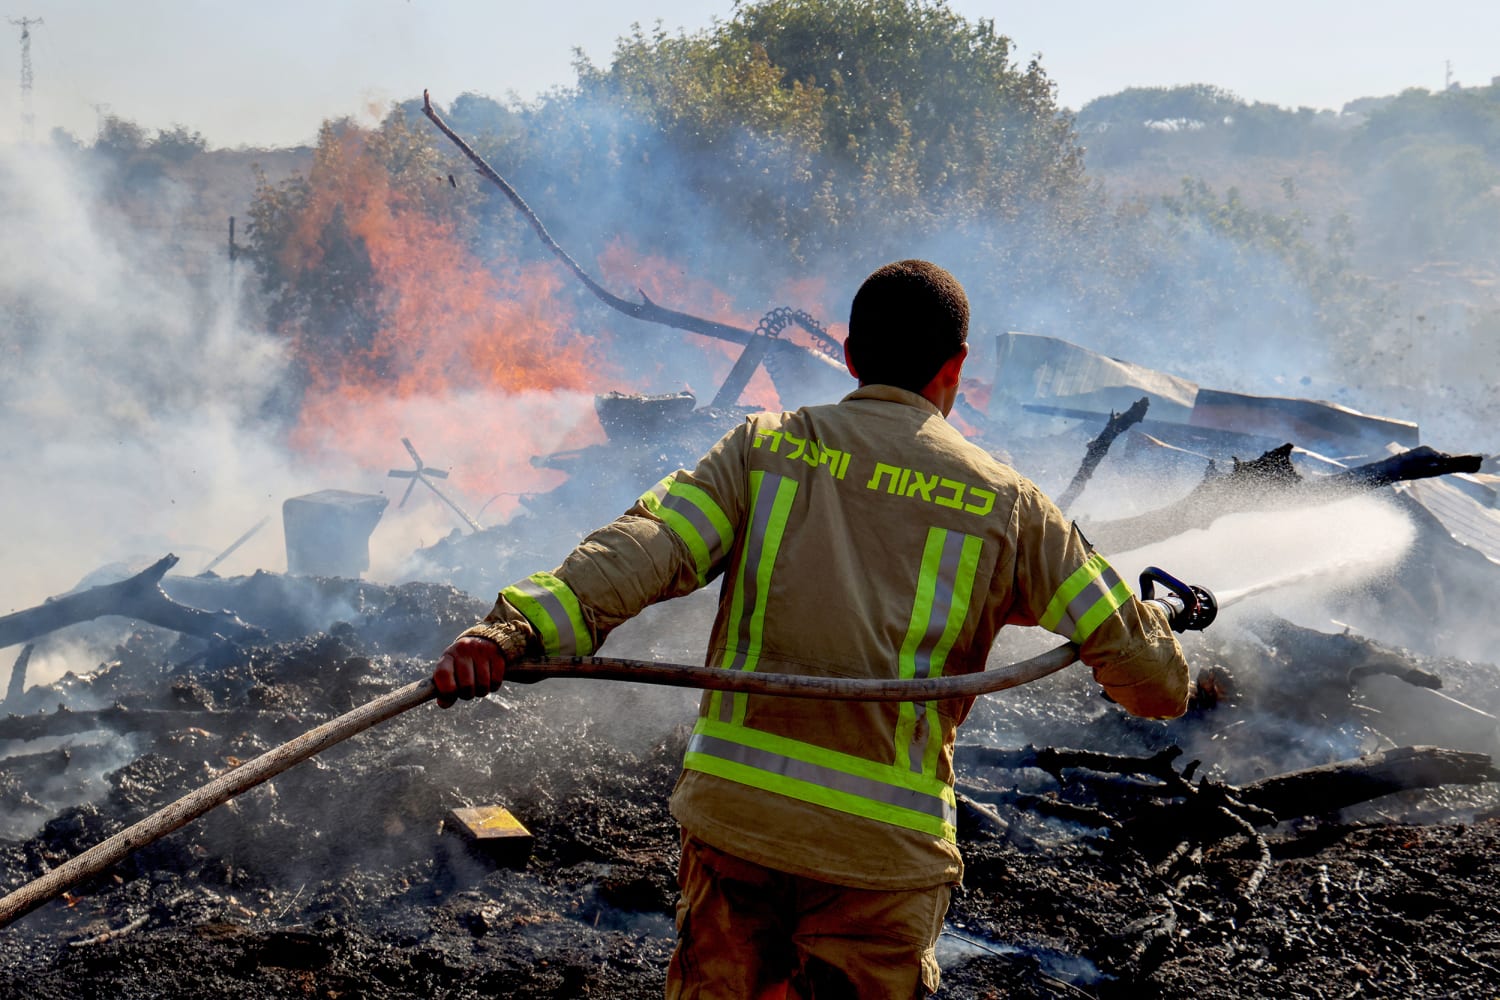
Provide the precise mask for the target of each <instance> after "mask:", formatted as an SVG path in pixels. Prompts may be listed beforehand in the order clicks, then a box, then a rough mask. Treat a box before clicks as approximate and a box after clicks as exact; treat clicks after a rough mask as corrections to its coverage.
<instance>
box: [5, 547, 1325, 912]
mask: <svg viewBox="0 0 1500 1000" xmlns="http://www.w3.org/2000/svg"><path fill="white" fill-rule="evenodd" d="M1301 578H1302V577H1301V576H1299V577H1296V578H1288V579H1282V580H1275V581H1271V582H1269V583H1266V584H1261V585H1258V586H1255V587H1248V588H1245V589H1243V590H1239V591H1236V592H1234V593H1233V594H1232V595H1226V596H1225V597H1224V598H1223V599H1220V600H1217V601H1215V599H1214V597H1213V595H1212V594H1210V593H1209V592H1208V591H1206V590H1203V589H1202V588H1201V587H1187V586H1186V585H1185V584H1182V583H1181V582H1180V581H1178V580H1176V579H1174V578H1172V577H1170V576H1168V575H1167V574H1165V573H1162V572H1161V571H1160V570H1156V569H1154V568H1153V569H1148V570H1147V571H1146V572H1145V573H1142V574H1141V592H1142V597H1143V598H1145V599H1151V598H1152V594H1153V590H1152V584H1153V583H1154V582H1160V583H1162V584H1164V585H1165V586H1166V587H1167V588H1168V590H1169V591H1171V592H1172V593H1171V596H1174V597H1177V598H1178V599H1179V600H1181V601H1183V602H1185V603H1186V604H1187V613H1188V615H1189V616H1190V617H1189V618H1188V619H1187V620H1189V621H1197V622H1201V624H1193V625H1189V626H1188V627H1192V628H1202V627H1203V626H1204V625H1207V624H1208V623H1209V622H1210V621H1212V620H1213V616H1214V614H1215V613H1216V611H1217V609H1218V608H1220V607H1223V606H1226V605H1227V604H1230V603H1234V602H1237V601H1240V600H1244V599H1245V598H1247V597H1250V596H1252V595H1254V594H1258V593H1261V592H1262V591H1264V590H1269V589H1272V588H1274V587H1278V586H1282V585H1284V584H1287V583H1291V582H1295V580H1297V579H1301ZM1204 601H1206V602H1207V606H1205V605H1204V604H1203V602H1204ZM1195 606H1196V608H1197V611H1196V613H1197V618H1196V619H1193V618H1192V617H1191V615H1192V614H1193V613H1194V609H1195ZM1181 615H1182V613H1181V612H1179V613H1178V615H1177V616H1176V618H1180V617H1181ZM1176 618H1174V620H1176ZM1077 659H1078V647H1077V646H1076V645H1074V644H1073V643H1063V644H1062V645H1060V646H1057V647H1055V648H1053V649H1050V650H1048V651H1047V652H1045V653H1041V654H1039V655H1037V656H1033V657H1031V658H1030V659H1027V660H1020V661H1017V662H1015V663H1011V664H1008V665H1007V666H1004V667H1000V668H997V669H994V670H984V671H980V672H978V673H972V674H960V675H957V676H953V677H931V678H924V679H910V680H880V679H869V678H843V677H808V676H802V675H795V674H761V673H754V672H744V671H739V670H724V669H722V668H720V667H698V666H690V665H687V664H680V663H657V662H652V661H645V660H623V659H615V658H611V657H599V656H575V657H565V656H543V657H528V658H526V659H524V660H522V661H520V662H518V663H516V664H514V665H512V666H510V667H508V668H507V669H506V671H505V679H506V680H507V681H511V682H514V683H523V684H524V683H532V682H535V681H540V680H546V679H548V678H558V677H572V678H586V679H592V680H612V681H635V682H638V683H643V684H656V685H665V686H668V687H691V688H701V689H704V690H709V691H732V692H737V693H742V694H760V695H777V696H780V697H787V698H821V699H825V700H831V701H941V700H945V699H949V698H973V697H977V696H979V695H982V694H992V693H994V692H996V691H1004V690H1006V689H1007V688H1013V687H1017V686H1019V685H1021V684H1028V683H1030V682H1031V681H1035V680H1039V679H1041V678H1043V677H1046V676H1047V675H1049V674H1053V673H1056V672H1057V671H1059V670H1061V669H1063V668H1064V667H1066V666H1068V665H1070V664H1072V663H1074V662H1075V661H1076V660H1077ZM436 696H437V688H436V686H435V685H434V684H433V681H432V678H430V677H428V678H424V679H422V680H420V681H414V682H413V683H411V684H408V685H406V686H405V687H401V688H397V689H396V690H395V691H392V692H390V693H389V694H385V695H382V696H381V697H379V698H376V699H374V700H373V701H370V702H367V703H365V704H364V705H361V706H360V707H358V708H356V709H353V710H352V711H349V712H346V713H345V714H343V715H341V716H339V717H338V718H335V719H331V720H329V721H328V722H325V723H323V724H322V725H321V726H318V727H317V728H315V729H311V730H309V731H308V732H305V733H303V734H302V735H301V736H298V737H296V738H295V739H292V740H289V741H287V742H286V743H283V744H282V745H281V746H279V747H276V748H274V749H272V750H268V751H266V752H265V753H263V754H261V755H260V756H259V757H256V758H255V759H254V760H251V761H247V762H246V763H244V764H241V765H240V766H239V767H236V768H235V769H233V770H232V771H229V772H227V773H225V774H223V775H221V776H219V777H218V778H215V779H214V780H213V781H211V782H209V783H208V784H206V785H204V786H203V787H201V788H198V789H196V790H194V791H192V792H189V793H188V794H187V795H184V796H183V797H182V798H180V799H178V800H177V801H176V802H173V803H172V804H171V805H168V806H165V807H163V808H162V809H159V810H157V811H156V812H154V813H152V814H151V815H149V816H147V817H146V818H145V819H142V820H140V821H139V822H137V823H135V824H133V825H132V826H129V827H127V828H125V829H124V830H121V831H120V832H119V833H117V834H115V835H114V836H112V837H110V838H109V839H107V840H105V841H102V842H101V843H99V844H96V845H95V846H93V847H91V848H89V849H88V850H86V851H84V852H83V853H82V854H79V855H78V856H76V857H74V858H71V859H69V860H68V861H65V862H64V863H63V864H61V865H59V866H57V867H56V868H54V869H52V870H51V871H49V872H48V873H47V874H45V875H43V876H41V877H40V878H38V879H35V880H33V881H31V882H28V883H26V884H25V885H23V886H21V887H20V888H19V889H16V890H15V891H14V892H11V893H10V894H9V895H6V896H4V897H3V898H0V927H5V926H6V925H8V924H10V923H11V922H12V921H13V920H16V919H18V918H20V917H23V916H25V915H26V914H28V913H30V912H31V911H32V910H34V909H36V908H37V907H39V906H41V905H42V904H43V903H46V902H48V901H50V900H53V899H56V898H57V897H58V896H60V895H62V894H63V893H64V892H65V891H66V890H67V889H68V888H69V887H70V886H73V885H76V884H78V883H79V882H82V881H83V880H84V879H87V878H91V877H93V876H95V875H98V874H100V873H101V872H103V871H104V870H105V869H107V868H108V867H109V866H111V865H113V864H115V863H116V862H118V861H121V860H123V859H125V858H126V857H128V856H129V855H131V854H133V853H135V852H136V851H138V850H140V849H141V848H143V847H145V846H146V845H148V844H151V843H154V842H155V841H157V840H160V839H161V838H162V837H165V836H166V835H167V834H169V833H171V832H172V831H174V830H177V829H180V828H181V827H183V826H186V825H187V824H188V823H190V822H192V821H193V820H195V819H197V818H198V817H199V816H202V815H203V814H204V813H206V812H208V811H209V810H210V809H213V808H215V807H216V806H220V805H223V804H224V803H225V802H228V801H229V800H230V799H232V798H234V797H235V796H237V795H239V794H241V793H242V792H245V791H248V790H249V789H251V788H254V787H255V786H256V785H259V784H261V783H263V782H265V781H269V780H270V779H271V778H274V777H275V776H276V775H278V774H280V773H282V772H283V771H285V770H287V769H289V768H291V767H293V766H295V765H297V764H300V763H301V762H302V761H304V760H307V759H308V758H309V757H312V756H314V755H316V754H318V753H321V752H322V751H324V750H327V749H328V748H329V747H331V746H333V745H335V744H337V743H341V742H343V741H344V740H346V739H348V738H349V737H351V736H355V735H357V734H359V733H362V732H364V731H365V730H366V729H369V728H370V727H372V726H375V725H378V724H379V723H381V722H384V721H386V720H387V719H390V718H393V717H395V716H397V715H400V714H401V713H402V712H405V711H407V710H408V709H412V708H416V707H417V706H418V705H421V704H423V703H424V702H427V701H431V700H433V699H434V698H435V697H436Z"/></svg>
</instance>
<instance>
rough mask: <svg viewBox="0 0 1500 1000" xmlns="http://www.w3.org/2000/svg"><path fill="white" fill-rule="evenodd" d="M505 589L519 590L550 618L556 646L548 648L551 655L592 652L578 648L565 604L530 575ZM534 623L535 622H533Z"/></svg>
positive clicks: (575, 632)
mask: <svg viewBox="0 0 1500 1000" xmlns="http://www.w3.org/2000/svg"><path fill="white" fill-rule="evenodd" d="M506 589H507V590H514V591H519V592H520V593H521V594H522V595H524V596H525V597H529V598H531V599H532V600H533V601H535V602H536V603H537V605H538V606H539V607H540V608H541V610H542V612H543V613H544V614H546V616H547V617H548V618H550V619H552V624H553V627H554V629H555V630H556V633H557V648H556V649H555V650H553V649H548V650H547V653H548V654H549V655H551V656H579V655H585V656H586V655H588V654H589V653H592V652H593V650H592V649H583V650H580V649H579V648H578V631H577V628H576V627H575V622H574V617H573V616H572V615H570V614H569V613H568V607H567V605H565V604H563V602H562V601H561V600H559V599H558V597H557V595H556V594H554V593H553V592H552V591H550V590H548V589H547V588H546V587H544V586H542V585H541V584H539V583H537V582H536V580H534V579H532V578H531V577H527V578H526V579H525V580H522V581H521V582H519V583H517V584H514V585H513V586H511V587H508V588H506ZM534 624H536V623H534Z"/></svg>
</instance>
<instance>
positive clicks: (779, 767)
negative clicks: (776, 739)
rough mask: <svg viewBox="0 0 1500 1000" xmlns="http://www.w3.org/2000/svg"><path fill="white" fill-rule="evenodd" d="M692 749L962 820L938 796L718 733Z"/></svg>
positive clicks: (694, 741)
mask: <svg viewBox="0 0 1500 1000" xmlns="http://www.w3.org/2000/svg"><path fill="white" fill-rule="evenodd" d="M688 752H689V753H701V754H707V755H708V756H710V757H717V758H719V759H720V760H728V761H733V762H735V763H737V764H743V765H745V766H746V767H753V768H755V769H756V770H760V771H766V772H768V773H770V774H777V775H781V776H782V777H786V778H792V779H794V780H797V781H805V782H807V783H808V784H811V785H817V786H819V787H821V788H830V789H833V790H834V791H837V792H844V793H846V794H849V795H854V796H857V797H859V798H862V799H868V800H870V801H872V802H880V803H883V804H885V805H889V806H896V807H898V808H901V809H910V810H911V811H912V812H918V813H923V814H925V815H927V816H931V817H933V818H934V819H938V820H941V821H942V822H943V823H946V824H948V825H950V826H956V825H957V823H958V810H957V808H956V807H955V806H953V805H951V804H949V803H948V802H947V801H945V800H944V799H941V798H939V797H937V796H935V795H930V794H928V793H926V792H920V791H917V790H916V789H913V788H905V787H902V786H900V785H893V784H888V783H887V782H884V781H877V780H875V779H873V778H862V777H858V776H856V775H852V774H848V773H846V772H844V771H840V770H838V769H837V768H833V767H824V766H822V765H819V764H810V763H808V762H807V761H804V760H798V759H796V758H795V757H787V756H785V755H784V754H779V753H773V752H771V751H769V750H761V749H759V748H756V747H748V746H745V745H744V744H742V743H734V742H731V741H729V740H724V739H720V738H718V737H716V736H708V735H705V734H703V733H694V734H693V737H692V738H691V739H690V740H688Z"/></svg>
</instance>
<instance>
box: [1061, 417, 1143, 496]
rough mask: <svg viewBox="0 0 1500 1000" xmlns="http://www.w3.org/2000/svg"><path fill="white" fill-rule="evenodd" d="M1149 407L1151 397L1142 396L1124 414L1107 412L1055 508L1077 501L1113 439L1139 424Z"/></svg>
mask: <svg viewBox="0 0 1500 1000" xmlns="http://www.w3.org/2000/svg"><path fill="white" fill-rule="evenodd" d="M1150 405H1151V397H1149V396H1142V397H1141V398H1140V399H1138V400H1136V401H1135V402H1134V403H1132V404H1131V406H1130V408H1129V409H1128V410H1126V411H1125V412H1124V413H1116V412H1114V411H1113V410H1111V411H1110V412H1109V420H1108V421H1106V422H1105V424H1104V429H1103V430H1102V431H1100V432H1099V436H1098V437H1096V438H1094V440H1092V441H1090V442H1089V445H1088V448H1087V449H1086V450H1085V451H1084V454H1083V463H1082V464H1081V465H1079V466H1078V471H1077V472H1076V473H1074V475H1073V481H1072V482H1071V483H1069V484H1068V488H1067V489H1065V490H1063V492H1062V495H1061V496H1060V497H1058V498H1057V506H1059V507H1061V508H1062V509H1063V510H1067V509H1068V507H1070V506H1071V505H1072V504H1073V501H1075V500H1077V499H1078V495H1079V494H1080V493H1082V492H1083V488H1084V487H1085V486H1087V485H1088V482H1089V480H1090V479H1092V478H1093V477H1094V470H1095V469H1097V468H1098V467H1099V463H1100V462H1102V461H1104V456H1105V455H1107V454H1109V447H1110V445H1112V444H1114V443H1115V438H1117V437H1119V436H1120V435H1121V434H1124V433H1125V432H1126V431H1128V430H1129V429H1130V428H1132V427H1134V426H1135V425H1136V424H1138V423H1140V422H1141V420H1143V419H1144V418H1145V416H1146V409H1147V408H1148V407H1149V406H1150Z"/></svg>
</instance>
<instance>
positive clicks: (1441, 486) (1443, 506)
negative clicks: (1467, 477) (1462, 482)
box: [1395, 476, 1500, 564]
mask: <svg viewBox="0 0 1500 1000" xmlns="http://www.w3.org/2000/svg"><path fill="white" fill-rule="evenodd" d="M1449 478H1451V477H1447V476H1445V477H1443V478H1441V479H1418V480H1414V481H1412V482H1406V483H1397V484H1396V486H1395V488H1396V489H1397V490H1399V491H1401V492H1402V493H1404V494H1406V495H1407V496H1409V497H1411V498H1412V499H1413V500H1415V501H1416V502H1417V503H1419V504H1421V505H1422V506H1423V507H1425V508H1427V510H1428V511H1429V512H1430V513H1431V514H1432V516H1433V517H1435V518H1437V519H1438V521H1440V522H1441V523H1442V525H1443V527H1444V528H1447V529H1448V533H1449V534H1450V535H1452V536H1453V538H1454V540H1455V541H1457V542H1459V543H1461V544H1463V545H1467V546H1468V547H1469V548H1471V549H1474V550H1475V551H1477V552H1481V553H1483V554H1484V557H1485V558H1486V559H1488V560H1490V562H1493V563H1497V564H1500V510H1496V509H1495V508H1493V507H1490V506H1488V505H1486V504H1484V503H1481V502H1480V501H1479V500H1476V499H1475V498H1474V497H1472V496H1470V495H1469V494H1468V493H1466V492H1464V490H1462V489H1460V488H1459V487H1457V486H1455V485H1454V484H1452V483H1450V482H1448V479H1449Z"/></svg>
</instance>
